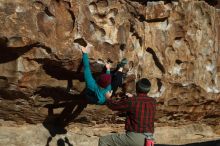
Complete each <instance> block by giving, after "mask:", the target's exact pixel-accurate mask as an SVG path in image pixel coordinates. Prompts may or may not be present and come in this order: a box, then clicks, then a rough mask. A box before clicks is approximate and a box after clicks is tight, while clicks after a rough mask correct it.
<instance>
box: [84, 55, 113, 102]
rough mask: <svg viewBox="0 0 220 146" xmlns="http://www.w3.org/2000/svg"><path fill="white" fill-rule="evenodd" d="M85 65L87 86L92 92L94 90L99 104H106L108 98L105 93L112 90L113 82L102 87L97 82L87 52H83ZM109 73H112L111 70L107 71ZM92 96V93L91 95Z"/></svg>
mask: <svg viewBox="0 0 220 146" xmlns="http://www.w3.org/2000/svg"><path fill="white" fill-rule="evenodd" d="M83 65H84V78H85V82H86V88H87V89H89V90H90V91H91V92H94V93H93V95H95V96H96V97H94V98H98V101H97V104H105V101H106V98H105V94H106V92H108V91H110V90H111V84H110V85H108V86H107V87H106V88H101V87H100V86H98V84H97V83H96V81H95V79H94V78H93V76H92V72H91V69H90V65H89V58H88V54H87V53H83ZM106 73H107V74H110V71H108V70H107V71H106ZM86 94H89V92H86ZM89 96H91V95H89Z"/></svg>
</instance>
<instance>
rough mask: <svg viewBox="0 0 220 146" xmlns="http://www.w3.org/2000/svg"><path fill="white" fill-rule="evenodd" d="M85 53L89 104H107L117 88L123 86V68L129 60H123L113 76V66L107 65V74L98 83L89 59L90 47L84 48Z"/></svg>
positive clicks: (100, 77) (84, 62) (84, 61)
mask: <svg viewBox="0 0 220 146" xmlns="http://www.w3.org/2000/svg"><path fill="white" fill-rule="evenodd" d="M82 52H83V65H84V78H85V82H86V90H85V95H86V99H87V102H88V103H90V104H100V105H102V104H105V102H106V98H109V97H110V96H112V94H115V92H116V90H117V88H118V87H119V86H121V84H122V77H123V73H122V71H123V67H124V65H125V64H127V59H122V61H121V62H120V63H119V64H118V65H117V71H115V72H113V74H112V75H111V72H110V69H111V64H110V63H109V62H108V63H106V65H105V67H106V73H103V74H101V75H100V76H99V79H98V81H97V82H96V80H95V79H94V78H93V76H92V73H91V69H90V65H89V59H88V53H87V52H88V45H87V47H82Z"/></svg>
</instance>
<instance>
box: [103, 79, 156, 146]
mask: <svg viewBox="0 0 220 146" xmlns="http://www.w3.org/2000/svg"><path fill="white" fill-rule="evenodd" d="M150 88H151V83H150V81H149V80H148V79H146V78H142V79H140V80H139V81H138V82H137V83H136V93H137V96H133V97H129V98H124V99H121V100H113V99H112V97H108V99H107V101H106V105H107V106H108V107H109V108H110V109H112V110H115V111H126V112H127V116H126V122H125V130H126V133H125V134H117V133H115V134H111V135H107V136H103V137H101V138H100V139H99V146H109V145H111V146H127V145H132V146H134V145H135V146H153V133H154V117H155V110H156V100H155V99H154V98H152V97H149V96H148V95H147V94H148V92H149V91H150ZM148 144H149V145H148Z"/></svg>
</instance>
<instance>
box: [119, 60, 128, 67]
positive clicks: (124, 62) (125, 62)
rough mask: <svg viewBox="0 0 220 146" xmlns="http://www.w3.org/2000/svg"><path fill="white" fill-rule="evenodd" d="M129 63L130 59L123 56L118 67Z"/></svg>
mask: <svg viewBox="0 0 220 146" xmlns="http://www.w3.org/2000/svg"><path fill="white" fill-rule="evenodd" d="M127 63H128V60H127V59H126V58H123V59H122V60H121V61H120V62H119V63H118V65H117V67H118V68H120V67H124V66H125V65H126V64H127Z"/></svg>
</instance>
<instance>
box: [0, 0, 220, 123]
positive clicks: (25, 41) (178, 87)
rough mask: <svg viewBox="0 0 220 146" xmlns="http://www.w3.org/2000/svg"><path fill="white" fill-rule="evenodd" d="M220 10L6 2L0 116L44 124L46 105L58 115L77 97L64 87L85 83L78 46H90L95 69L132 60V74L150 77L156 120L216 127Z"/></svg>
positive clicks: (189, 4)
mask: <svg viewBox="0 0 220 146" xmlns="http://www.w3.org/2000/svg"><path fill="white" fill-rule="evenodd" d="M218 7H219V5H217V4H216V8H215V7H213V6H211V5H209V4H208V3H207V2H205V1H196V0H192V1H190V0H184V1H150V2H141V1H135V0H130V1H125V0H99V1H95V0H80V1H77V0H32V1H30V0H7V1H3V0H0V26H1V27H0V118H1V119H4V120H12V121H17V122H22V121H26V122H29V123H39V122H42V121H43V120H45V118H46V117H47V116H48V114H49V113H50V111H51V110H50V108H48V105H54V106H55V107H56V106H57V109H55V110H54V111H53V114H57V113H59V112H60V110H61V108H62V107H60V106H59V104H60V103H66V101H67V99H70V98H74V94H70V93H68V92H66V91H65V89H66V88H73V89H74V90H75V91H77V92H81V91H82V90H83V88H84V84H83V78H82V64H81V56H82V55H81V50H80V47H81V46H85V45H86V44H92V45H93V46H94V47H92V48H91V50H90V52H89V57H90V58H91V66H92V71H93V72H94V73H98V72H100V71H101V68H102V66H103V63H104V62H105V61H106V60H108V59H110V60H112V61H113V67H115V66H116V64H117V62H118V61H119V60H120V59H122V58H124V57H126V58H128V60H129V63H128V65H127V66H126V71H127V74H128V77H129V76H135V77H136V79H138V78H141V77H147V78H149V79H150V81H151V82H152V89H151V91H150V95H151V96H154V97H158V109H157V110H158V114H157V122H158V123H161V124H162V125H164V124H165V125H167V124H170V125H178V124H186V123H191V122H195V121H203V122H206V123H208V124H212V125H214V126H215V125H218V124H219V121H220V119H219V116H220V107H219V104H220V94H219V93H220V58H219V48H220V43H219V42H220V10H219V9H218ZM78 107H79V109H80V105H78ZM82 108H83V107H82ZM169 121H174V122H169Z"/></svg>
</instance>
